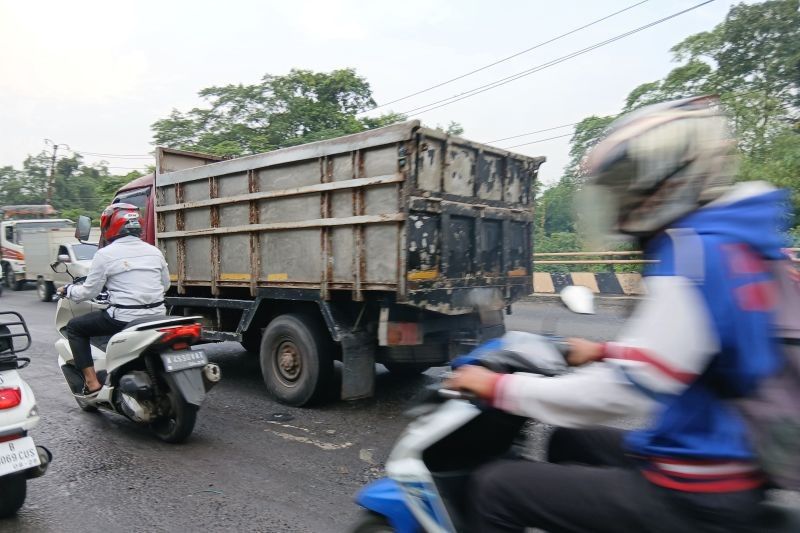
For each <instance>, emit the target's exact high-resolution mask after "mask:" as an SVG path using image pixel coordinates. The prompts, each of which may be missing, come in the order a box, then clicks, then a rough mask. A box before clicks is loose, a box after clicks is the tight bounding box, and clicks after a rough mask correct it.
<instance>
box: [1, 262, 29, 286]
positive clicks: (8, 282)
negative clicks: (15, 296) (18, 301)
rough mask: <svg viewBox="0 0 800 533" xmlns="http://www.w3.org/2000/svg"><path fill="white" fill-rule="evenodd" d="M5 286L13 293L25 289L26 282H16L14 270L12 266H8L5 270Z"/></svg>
mask: <svg viewBox="0 0 800 533" xmlns="http://www.w3.org/2000/svg"><path fill="white" fill-rule="evenodd" d="M3 284H4V285H5V286H6V287H8V288H9V289H11V290H12V291H21V290H22V289H23V288H24V287H25V281H24V280H23V281H16V279H15V277H14V270H13V269H12V268H11V265H6V267H5V269H3Z"/></svg>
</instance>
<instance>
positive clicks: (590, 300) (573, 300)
mask: <svg viewBox="0 0 800 533" xmlns="http://www.w3.org/2000/svg"><path fill="white" fill-rule="evenodd" d="M559 296H561V301H562V302H564V305H566V306H567V309H569V310H570V311H572V312H573V313H580V314H582V315H593V314H594V293H592V291H591V290H590V289H588V288H587V287H583V286H581V285H570V286H569V287H564V288H563V289H562V290H561V293H560V294H559Z"/></svg>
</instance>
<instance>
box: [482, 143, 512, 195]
mask: <svg viewBox="0 0 800 533" xmlns="http://www.w3.org/2000/svg"><path fill="white" fill-rule="evenodd" d="M504 174H505V166H504V158H503V157H501V156H497V155H493V154H489V153H486V152H483V151H481V153H480V154H479V155H478V167H477V175H476V179H477V182H478V187H477V193H478V194H477V196H478V198H483V199H485V200H502V199H503V175H504Z"/></svg>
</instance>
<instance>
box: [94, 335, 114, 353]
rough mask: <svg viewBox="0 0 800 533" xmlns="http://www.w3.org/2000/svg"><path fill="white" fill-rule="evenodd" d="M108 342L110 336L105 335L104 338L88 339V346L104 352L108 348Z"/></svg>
mask: <svg viewBox="0 0 800 533" xmlns="http://www.w3.org/2000/svg"><path fill="white" fill-rule="evenodd" d="M110 340H111V335H106V336H104V337H92V338H91V339H89V344H91V345H92V346H94V347H95V348H98V349H100V350H102V351H104V352H105V351H106V348H107V347H108V341H110Z"/></svg>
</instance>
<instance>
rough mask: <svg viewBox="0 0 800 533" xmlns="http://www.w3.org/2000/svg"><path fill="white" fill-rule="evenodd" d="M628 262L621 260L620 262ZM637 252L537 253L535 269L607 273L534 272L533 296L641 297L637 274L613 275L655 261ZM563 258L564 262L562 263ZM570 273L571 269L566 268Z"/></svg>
mask: <svg viewBox="0 0 800 533" xmlns="http://www.w3.org/2000/svg"><path fill="white" fill-rule="evenodd" d="M787 250H788V251H790V252H791V253H792V261H793V262H794V263H795V264H797V265H799V266H800V257H798V255H800V253H799V252H800V248H788V249H787ZM623 257H624V258H627V259H620V258H623ZM641 257H642V252H640V251H609V252H538V253H535V254H533V263H534V265H607V266H608V271H607V272H576V271H572V272H563V271H560V272H534V274H533V291H534V294H557V293H558V292H560V291H561V289H563V288H564V287H566V286H568V285H583V286H584V287H588V288H589V289H591V290H592V291H593V292H596V293H600V294H608V295H617V296H639V295H642V294H644V287H643V286H642V280H641V275H640V274H639V273H637V272H615V271H614V270H615V265H645V264H648V263H655V262H657V261H652V260H647V259H642V258H641ZM562 258H565V259H562ZM587 258H588V259H587ZM568 268H569V269H570V270H573V269H574V267H572V266H570V267H568Z"/></svg>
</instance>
